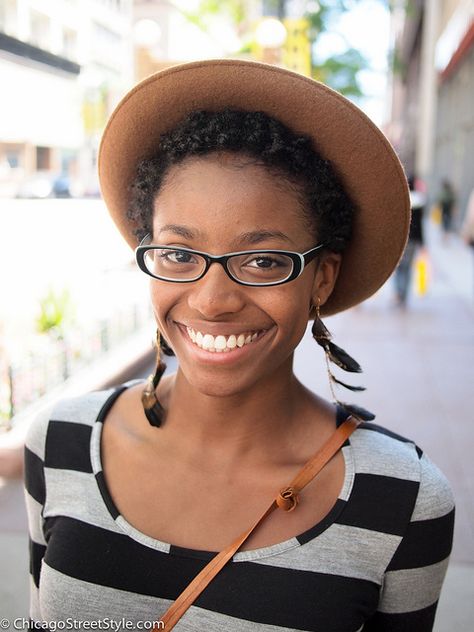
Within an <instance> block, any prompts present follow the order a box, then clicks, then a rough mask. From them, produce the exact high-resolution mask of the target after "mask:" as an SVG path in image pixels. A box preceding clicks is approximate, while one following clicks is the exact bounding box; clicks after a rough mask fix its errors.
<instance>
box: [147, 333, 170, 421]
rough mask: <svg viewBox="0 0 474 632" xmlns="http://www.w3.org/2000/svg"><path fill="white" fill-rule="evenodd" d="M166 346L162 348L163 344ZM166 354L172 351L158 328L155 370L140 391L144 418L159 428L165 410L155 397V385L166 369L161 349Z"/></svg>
mask: <svg viewBox="0 0 474 632" xmlns="http://www.w3.org/2000/svg"><path fill="white" fill-rule="evenodd" d="M164 345H166V348H165V349H163V346H164ZM162 350H163V353H165V354H166V355H173V351H172V350H171V348H170V347H169V346H168V344H167V343H166V342H165V341H164V340H163V338H162V337H161V336H160V331H159V329H157V330H156V353H157V360H156V369H155V372H154V373H153V374H152V375H150V377H149V378H148V380H147V383H146V385H145V388H144V389H143V392H142V404H143V411H144V413H145V416H146V418H147V419H148V421H149V422H150V425H151V426H155V427H156V428H159V427H160V426H161V423H162V421H163V419H164V416H165V410H164V408H163V406H162V405H161V404H160V402H159V401H158V399H157V397H156V387H157V386H158V384H159V381H160V380H161V377H162V375H163V373H164V372H165V370H166V364H165V363H164V362H163V360H162V359H161V351H162Z"/></svg>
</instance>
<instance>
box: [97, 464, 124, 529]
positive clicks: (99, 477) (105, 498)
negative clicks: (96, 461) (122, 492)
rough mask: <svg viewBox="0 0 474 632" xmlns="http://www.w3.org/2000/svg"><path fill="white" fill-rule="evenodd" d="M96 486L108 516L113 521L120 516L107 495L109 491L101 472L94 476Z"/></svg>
mask: <svg viewBox="0 0 474 632" xmlns="http://www.w3.org/2000/svg"><path fill="white" fill-rule="evenodd" d="M95 478H96V481H97V485H98V487H99V491H100V495H101V496H102V500H103V501H104V503H105V505H106V507H107V509H108V510H109V513H110V515H111V516H112V518H113V519H114V520H116V518H117V517H118V516H119V515H120V513H119V510H118V509H117V507H116V506H115V503H114V501H113V500H112V497H111V496H110V494H109V490H108V489H107V483H106V482H105V477H104V473H103V472H102V470H101V471H100V472H97V474H96V475H95Z"/></svg>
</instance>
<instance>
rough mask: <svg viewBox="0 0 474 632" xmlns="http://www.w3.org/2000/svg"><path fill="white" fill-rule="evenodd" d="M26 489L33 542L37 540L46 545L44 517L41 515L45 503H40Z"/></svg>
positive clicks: (29, 526)
mask: <svg viewBox="0 0 474 632" xmlns="http://www.w3.org/2000/svg"><path fill="white" fill-rule="evenodd" d="M24 491H25V505H26V512H27V514H28V531H29V534H30V538H31V539H32V540H33V542H36V544H42V545H43V546H46V541H45V539H44V535H43V517H42V516H41V510H42V509H43V505H40V503H39V502H38V501H37V500H35V499H34V498H33V497H32V496H30V495H29V493H28V492H27V491H26V489H25V490H24Z"/></svg>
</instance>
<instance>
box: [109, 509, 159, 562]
mask: <svg viewBox="0 0 474 632" xmlns="http://www.w3.org/2000/svg"><path fill="white" fill-rule="evenodd" d="M115 522H116V523H117V526H118V527H120V529H121V530H122V531H123V532H125V533H126V534H127V535H128V536H130V537H131V538H133V540H136V542H140V544H143V545H144V546H148V547H149V548H150V549H155V550H157V551H163V553H169V551H170V544H168V543H167V542H162V541H161V540H156V539H155V538H152V537H150V536H148V535H145V534H144V533H142V532H141V531H138V529H135V527H133V526H132V525H131V524H130V523H129V522H127V521H126V520H125V518H124V517H123V516H117V519H116V521H115Z"/></svg>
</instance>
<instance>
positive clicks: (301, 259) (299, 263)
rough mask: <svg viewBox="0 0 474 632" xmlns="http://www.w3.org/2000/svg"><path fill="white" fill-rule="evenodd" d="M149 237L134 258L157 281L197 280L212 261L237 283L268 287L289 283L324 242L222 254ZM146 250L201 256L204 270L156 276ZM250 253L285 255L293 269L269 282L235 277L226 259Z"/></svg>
mask: <svg viewBox="0 0 474 632" xmlns="http://www.w3.org/2000/svg"><path fill="white" fill-rule="evenodd" d="M149 239H151V235H150V234H148V235H145V237H144V238H143V239H142V241H141V242H140V245H139V246H137V248H136V249H135V258H136V261H137V264H138V267H139V268H140V270H142V272H144V273H145V274H148V275H149V276H151V277H152V278H153V279H158V280H159V281H167V282H169V283H194V282H195V281H199V279H202V277H203V276H204V275H205V274H206V272H207V271H208V270H209V268H210V267H211V265H212V264H213V263H220V264H221V266H222V267H223V268H224V270H225V272H226V274H227V276H228V277H229V278H230V279H232V281H235V282H236V283H238V284H239V285H248V286H251V287H268V286H271V285H282V284H283V283H289V282H290V281H293V280H294V279H297V278H298V277H299V276H300V274H301V273H302V272H303V270H304V268H305V266H307V265H308V263H310V262H311V261H312V260H313V259H314V258H315V257H316V256H317V255H318V253H319V251H320V250H321V249H322V248H323V247H324V244H318V245H317V246H315V247H314V248H311V249H310V250H307V251H306V252H303V253H300V252H292V251H291V250H267V249H265V250H240V251H237V252H228V253H226V254H224V255H210V254H209V253H208V252H202V251H200V250H193V249H191V248H184V247H181V246H155V245H153V244H146V241H147V240H149ZM148 250H171V251H178V252H187V253H189V254H192V255H199V256H200V257H202V258H203V259H204V260H205V262H206V265H205V267H204V270H203V271H202V272H201V274H199V275H198V276H196V277H195V278H193V279H182V280H180V279H170V278H168V277H163V276H158V275H156V274H153V273H152V272H150V270H148V268H147V267H146V264H145V254H146V253H147V251H148ZM252 254H262V255H265V254H268V255H286V256H287V257H289V258H290V259H291V260H292V261H293V270H292V271H291V273H290V274H289V276H288V277H287V278H286V279H283V280H282V281H270V282H269V283H252V282H250V281H242V280H241V279H238V278H236V277H235V276H234V275H233V274H232V272H231V271H230V269H229V266H228V261H229V259H231V258H232V257H237V256H241V255H252Z"/></svg>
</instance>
